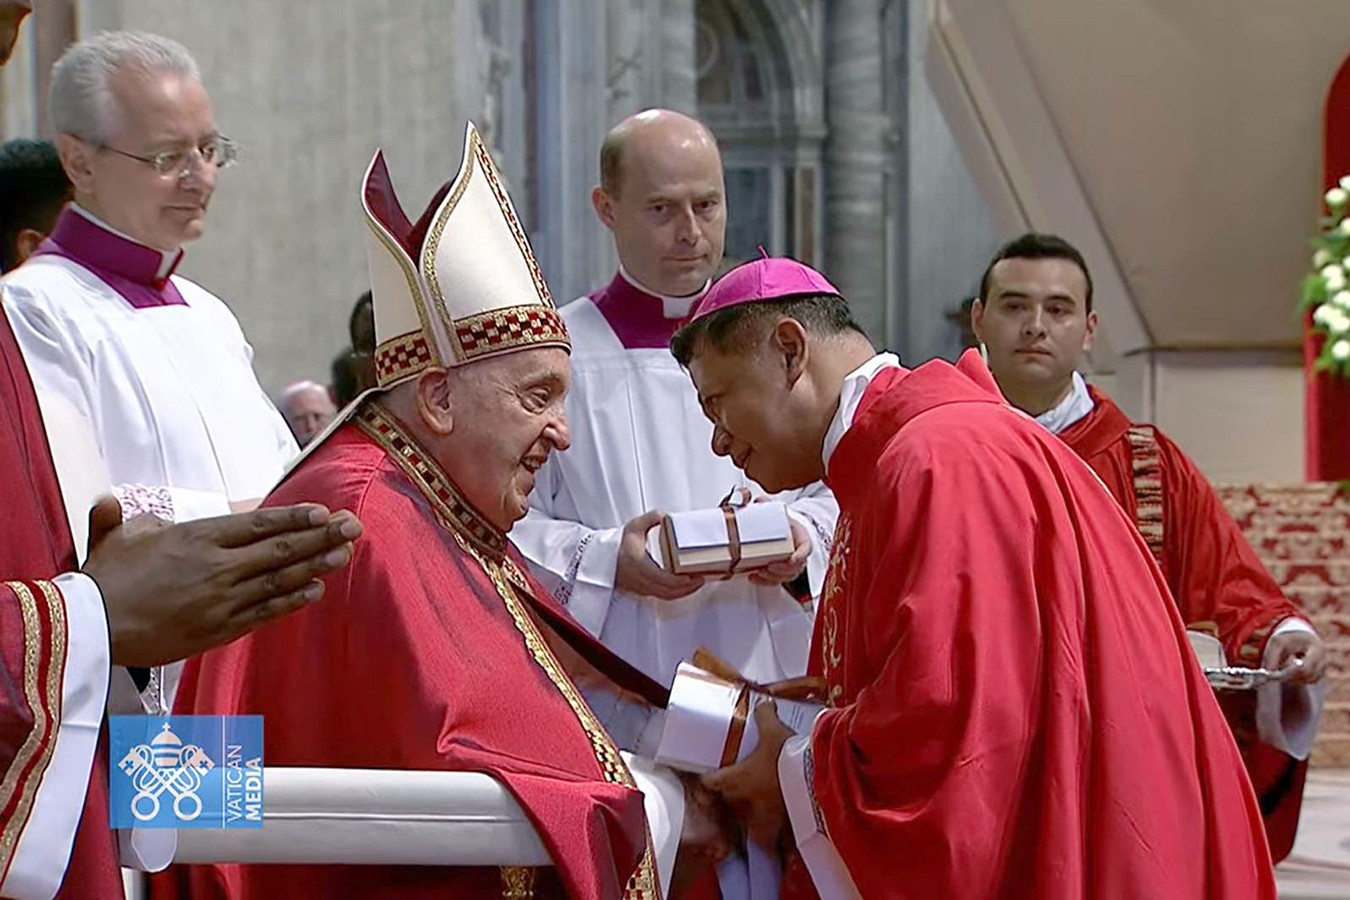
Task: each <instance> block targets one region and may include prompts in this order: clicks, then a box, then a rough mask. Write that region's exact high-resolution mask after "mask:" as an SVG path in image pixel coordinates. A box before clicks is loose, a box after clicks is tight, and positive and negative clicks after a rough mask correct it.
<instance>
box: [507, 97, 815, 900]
mask: <svg viewBox="0 0 1350 900" xmlns="http://www.w3.org/2000/svg"><path fill="white" fill-rule="evenodd" d="M600 181H601V183H600V186H599V187H597V188H596V189H595V191H594V192H593V194H592V201H593V203H594V206H595V210H596V214H597V215H598V216H599V218H600V221H601V222H602V223H604V225H605V226H606V227H607V228H609V229H610V231H611V232H612V233H613V235H614V244H615V247H616V249H617V251H618V256H619V263H620V266H619V271H618V273H616V274H615V276H614V279H613V280H612V281H611V282H610V283H609V285H607V286H606V287H604V288H601V289H600V290H598V291H596V292H595V293H593V294H591V295H590V296H588V297H582V298H580V299H578V300H575V301H573V302H572V303H569V304H568V305H566V306H564V307H563V308H562V314H563V318H564V319H565V320H566V322H567V327H568V330H569V331H570V333H571V335H572V390H571V393H570V394H569V395H568V397H567V416H568V421H569V423H570V425H571V436H572V445H571V448H570V449H569V450H567V451H566V452H564V453H556V454H553V455H552V456H551V457H550V458H549V461H548V463H547V464H546V465H545V466H544V467H543V469H542V470H540V472H539V474H538V477H537V481H536V483H535V489H534V493H533V494H532V495H531V499H530V511H529V513H528V514H527V515H526V517H525V518H524V519H522V520H521V521H519V522H517V523H516V526H515V528H514V530H513V531H512V532H511V535H512V538H513V540H514V541H515V543H516V544H517V546H518V547H519V548H520V549H521V551H522V552H523V553H524V554H525V556H526V558H527V559H528V560H529V561H530V563H531V564H532V565H533V567H534V570H535V573H536V575H538V576H539V577H540V578H541V580H543V581H544V583H545V584H546V585H547V586H548V587H549V588H550V589H551V590H553V591H554V592H555V594H556V595H557V596H558V597H559V598H560V599H562V600H563V601H564V602H565V603H566V604H567V608H568V611H569V612H571V613H572V615H573V616H574V617H575V618H576V619H577V620H578V621H580V622H581V623H582V624H583V625H584V626H585V627H586V628H588V629H590V630H591V631H592V632H593V633H594V634H596V635H598V636H599V637H600V639H601V640H602V641H603V642H604V643H605V644H606V645H607V646H609V647H610V648H611V649H612V650H615V651H616V652H618V653H619V654H620V655H621V656H623V657H624V658H625V659H627V660H628V661H629V662H631V663H632V664H634V665H636V666H637V667H639V668H640V669H642V670H643V671H644V672H646V673H647V674H648V675H650V676H651V677H653V678H655V679H656V680H658V681H660V682H662V683H664V684H670V683H671V681H672V680H673V678H674V676H675V670H676V668H677V667H678V665H679V663H680V661H681V660H684V659H687V658H688V657H689V656H690V654H692V653H693V651H694V650H696V649H698V648H699V647H700V646H706V647H707V648H708V649H710V650H712V651H713V652H714V653H716V654H717V655H718V656H720V657H721V658H722V659H724V660H725V661H726V662H728V663H730V664H731V665H732V666H734V667H735V668H736V669H738V670H739V671H740V672H741V673H742V674H743V675H745V676H746V677H747V678H750V679H753V680H755V681H760V682H770V681H776V680H779V679H783V678H789V677H794V676H798V675H802V674H803V673H804V672H805V671H806V656H807V649H808V646H809V644H810V641H811V629H812V624H813V621H814V605H813V603H814V601H813V598H814V597H816V596H817V595H818V594H819V592H820V588H821V583H822V581H823V578H824V571H825V566H826V564H827V561H828V558H829V551H830V544H831V537H832V535H833V531H834V525H835V517H836V515H837V513H838V507H837V505H836V504H835V501H834V498H833V496H831V494H830V493H829V491H828V490H826V489H825V488H824V486H823V485H819V484H817V485H814V486H812V487H811V488H808V489H805V490H804V491H801V492H792V493H791V494H788V495H784V496H782V497H779V498H778V499H782V500H785V501H789V502H790V505H789V509H790V511H791V514H792V517H793V523H794V524H793V532H794V538H795V540H796V544H797V552H796V553H795V554H794V556H793V558H792V559H791V560H790V561H788V562H786V563H782V564H779V565H777V566H775V567H773V568H771V569H768V570H765V571H764V572H763V573H761V574H760V575H757V576H754V577H753V578H747V577H738V578H736V579H733V580H730V581H722V580H713V579H709V580H706V581H705V580H704V579H702V578H697V577H691V576H676V575H671V574H669V573H667V572H665V571H663V570H662V569H661V568H659V567H658V566H657V565H656V564H655V563H654V562H653V561H652V559H651V558H650V557H649V556H648V554H647V549H646V534H647V532H648V531H649V530H650V529H651V528H652V527H654V526H655V525H657V524H658V523H659V522H660V519H661V514H662V513H664V512H682V511H685V510H694V509H706V508H710V507H715V506H717V505H718V503H719V502H720V501H721V500H722V498H723V497H725V496H726V495H727V493H728V492H729V491H730V490H731V489H732V488H734V487H738V486H748V487H750V488H751V489H752V491H753V493H754V494H756V495H763V494H764V491H763V490H762V489H761V488H759V486H758V485H755V484H754V483H753V482H751V481H749V480H748V479H746V477H745V476H744V475H743V474H742V473H741V472H740V470H738V469H737V468H736V465H734V464H733V462H732V461H731V460H728V459H723V458H720V457H718V456H716V455H714V454H713V452H712V449H711V446H710V445H711V439H712V427H711V426H710V425H709V424H708V421H707V419H706V418H704V416H703V413H702V411H701V410H700V408H699V404H698V398H697V396H696V395H695V392H694V389H693V387H692V385H691V384H690V381H689V376H688V375H687V374H686V373H685V372H684V370H683V369H682V368H681V367H680V366H679V364H678V363H677V362H676V361H675V360H674V358H673V357H672V356H671V354H670V350H669V342H670V338H671V336H672V335H673V334H674V333H675V331H676V329H677V328H679V326H680V325H682V324H683V323H685V322H686V321H688V317H689V314H690V310H691V309H692V307H693V306H694V304H695V303H696V302H697V301H698V300H699V299H700V298H701V297H702V296H703V294H704V293H705V292H706V291H707V287H708V284H709V282H710V279H711V277H712V275H713V273H714V271H715V270H716V267H717V266H718V264H719V263H720V262H721V260H722V248H723V242H724V238H725V233H726V215H727V213H726V208H725V197H724V194H725V190H724V185H723V177H722V161H721V157H720V155H719V153H718V150H717V143H716V141H715V139H714V138H713V136H712V134H711V133H710V132H709V131H708V129H707V128H706V127H704V126H703V125H702V124H701V123H699V122H697V121H695V120H694V119H691V118H689V117H688V116H685V115H682V114H680V113H677V112H672V111H670V110H648V111H646V112H642V113H638V114H637V115H635V116H633V117H631V118H629V119H626V120H625V121H623V122H622V123H620V124H619V125H618V126H616V127H615V128H614V129H613V130H612V131H611V132H610V133H609V135H608V136H607V137H606V138H605V141H604V144H603V146H602V147H601V151H600ZM789 586H790V587H791V589H789ZM589 699H591V700H592V702H593V704H594V705H595V707H596V712H597V714H598V715H599V716H600V718H601V720H602V721H604V722H605V724H606V726H607V727H608V728H610V730H611V732H612V733H616V734H619V733H630V732H631V730H632V724H631V723H628V724H627V725H626V726H625V725H623V724H621V723H620V722H618V721H617V720H618V719H619V718H622V717H625V716H629V715H632V714H633V713H634V709H633V708H631V707H615V706H609V705H607V703H606V700H605V699H604V698H598V697H597V698H589ZM659 726H660V723H659V722H655V721H653V722H651V723H649V727H647V728H646V729H645V732H644V733H643V737H642V739H641V740H640V742H639V744H640V746H639V747H638V748H637V749H639V750H641V751H644V752H648V753H650V752H652V751H653V750H654V749H655V748H654V746H653V744H654V742H655V741H656V740H658V739H659V737H660V727H659ZM751 865H752V867H753V868H754V870H755V873H756V874H755V876H754V878H753V881H754V882H755V888H754V895H755V896H757V897H758V896H765V895H767V896H776V878H775V877H774V873H773V872H772V866H771V865H767V860H763V859H757V860H753V861H752V863H751ZM761 870H765V871H761ZM719 875H720V881H721V886H722V893H723V896H724V897H728V898H730V897H745V896H750V895H751V894H750V887H749V881H750V880H751V879H748V878H747V875H746V869H745V862H744V861H743V860H737V859H733V860H729V861H728V863H727V864H724V866H723V869H722V871H721V872H720V873H719ZM766 878H768V879H769V880H770V881H773V882H774V883H773V884H769V885H767V886H766V885H765V879H766Z"/></svg>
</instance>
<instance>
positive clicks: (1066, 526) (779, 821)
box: [672, 259, 1275, 900]
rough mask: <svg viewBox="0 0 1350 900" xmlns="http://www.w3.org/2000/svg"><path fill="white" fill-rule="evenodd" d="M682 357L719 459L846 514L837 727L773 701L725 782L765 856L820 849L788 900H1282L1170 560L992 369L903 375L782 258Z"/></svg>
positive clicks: (832, 633) (829, 712) (697, 330)
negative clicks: (1176, 598) (786, 717)
mask: <svg viewBox="0 0 1350 900" xmlns="http://www.w3.org/2000/svg"><path fill="white" fill-rule="evenodd" d="M672 349H673V350H674V351H675V353H676V356H677V357H678V358H680V359H681V360H682V361H684V362H685V363H686V364H687V365H688V367H689V371H690V375H691V376H692V378H693V381H694V384H695V386H696V387H697V389H698V392H699V398H700V400H701V402H702V404H703V408H704V410H705V412H706V414H707V416H708V417H709V419H711V420H712V422H713V424H714V437H713V449H714V450H715V451H716V452H718V453H721V454H725V455H729V456H731V458H732V459H734V460H735V461H736V463H737V464H738V465H740V466H742V467H744V468H745V470H746V472H747V474H749V475H750V476H752V477H753V478H754V479H755V480H756V481H758V482H759V483H760V484H763V485H764V486H765V488H767V489H769V490H781V489H783V488H787V487H790V486H793V485H799V484H804V483H807V482H809V481H811V480H813V479H816V478H819V477H821V476H822V475H824V476H825V479H826V482H827V483H828V484H829V485H830V487H831V488H832V489H833V490H834V493H835V496H836V497H837V498H838V500H839V507H840V521H839V533H838V536H837V539H836V541H835V545H834V556H833V559H832V561H831V570H830V575H829V578H828V581H827V586H826V588H825V593H824V596H823V598H822V603H821V608H820V610H819V612H818V614H817V618H816V632H815V637H814V641H813V646H812V661H811V672H812V674H815V675H819V676H821V677H823V678H824V679H825V682H826V684H827V686H828V688H827V691H828V707H827V708H826V709H825V710H824V711H823V712H821V713H820V714H819V716H818V717H817V718H816V719H815V721H814V724H813V725H812V727H811V729H810V731H809V733H806V734H801V735H796V736H791V737H790V736H789V735H788V733H787V730H786V727H785V726H782V725H781V724H780V723H779V722H778V721H777V719H776V717H775V716H774V714H773V708H772V706H771V705H770V704H764V705H763V706H761V707H759V708H758V709H757V710H756V711H755V715H756V718H757V722H758V724H759V725H760V726H761V740H760V742H759V744H758V745H757V746H756V748H755V750H754V751H753V752H752V754H751V755H750V756H749V757H748V758H747V759H746V760H745V761H743V762H742V763H739V764H737V765H735V766H732V767H729V768H726V769H723V770H720V771H718V772H715V773H711V774H710V775H708V776H706V783H707V784H708V785H709V786H711V787H714V788H716V789H717V790H719V791H721V792H722V794H723V795H724V796H725V797H726V798H727V799H728V801H729V802H730V803H731V804H732V806H733V808H735V809H737V810H738V811H739V814H740V816H741V817H742V818H743V819H744V821H745V822H746V823H747V827H748V829H749V832H750V835H751V837H752V838H753V839H755V840H759V841H761V842H762V843H774V842H779V841H781V842H783V843H784V844H788V843H789V842H790V843H791V844H792V845H793V846H792V848H790V849H791V850H792V853H791V858H790V860H789V864H788V872H787V875H786V878H785V882H784V883H785V895H787V896H812V895H813V894H814V893H817V892H818V893H819V895H820V896H823V897H854V896H862V897H868V898H872V897H922V898H928V897H993V896H1001V897H1002V896H1006V897H1014V896H1015V897H1045V898H1057V900H1058V898H1071V897H1157V898H1162V897H1176V898H1196V897H1210V898H1231V897H1274V896H1275V889H1274V880H1273V874H1272V870H1271V865H1270V858H1269V853H1268V851H1267V849H1266V844H1265V837H1264V834H1263V832H1262V830H1261V822H1260V815H1259V813H1258V811H1257V808H1256V801H1255V797H1254V796H1253V795H1252V792H1251V788H1250V786H1249V785H1248V783H1247V779H1246V776H1245V775H1244V774H1243V770H1242V761H1241V759H1240V757H1239V756H1238V752H1237V748H1236V747H1235V745H1234V744H1233V741H1232V738H1231V737H1230V736H1229V734H1228V729H1227V728H1226V726H1225V725H1224V722H1223V717H1222V715H1221V713H1220V711H1219V708H1218V705H1217V703H1216V702H1215V700H1214V696H1213V693H1212V692H1211V691H1210V689H1209V686H1208V685H1207V684H1206V683H1205V680H1204V677H1203V675H1202V673H1201V671H1200V668H1199V666H1198V665H1197V664H1196V660H1195V657H1194V654H1193V653H1192V651H1191V648H1190V645H1189V643H1188V642H1187V639H1186V637H1185V634H1184V632H1183V630H1182V628H1181V623H1180V620H1179V619H1178V618H1177V616H1176V614H1175V612H1174V611H1173V608H1172V605H1171V602H1170V600H1169V599H1168V597H1167V588H1166V586H1165V584H1164V583H1163V581H1162V577H1161V575H1160V573H1159V572H1158V569H1157V567H1156V566H1155V565H1153V563H1152V562H1151V561H1150V560H1149V558H1148V555H1147V550H1146V548H1145V546H1144V544H1143V541H1142V540H1141V539H1140V537H1139V535H1138V533H1137V532H1136V531H1135V530H1134V529H1133V528H1132V527H1131V525H1130V523H1129V521H1128V520H1127V519H1126V517H1125V516H1124V515H1123V513H1122V512H1121V511H1120V508H1119V506H1118V505H1117V504H1116V502H1115V501H1114V500H1113V499H1112V498H1111V496H1110V495H1109V494H1108V493H1107V492H1106V490H1105V489H1104V488H1103V487H1102V486H1101V484H1100V483H1099V482H1098V481H1097V479H1096V478H1095V476H1093V474H1092V473H1091V471H1090V470H1089V469H1088V468H1087V466H1085V465H1084V464H1083V462H1082V461H1081V460H1080V459H1079V458H1078V457H1077V456H1076V455H1075V454H1074V453H1073V452H1072V451H1071V450H1069V448H1068V447H1066V446H1065V445H1064V444H1063V443H1061V442H1059V441H1057V440H1055V439H1053V438H1052V436H1051V435H1050V434H1049V433H1048V432H1046V431H1045V430H1044V429H1042V428H1040V427H1039V426H1037V425H1036V424H1035V423H1034V422H1032V421H1031V420H1030V419H1028V418H1027V417H1025V416H1023V415H1022V414H1021V413H1018V412H1016V411H1015V410H1012V409H1010V408H1009V407H1008V406H1007V405H1006V404H1005V403H1004V402H1003V398H1002V397H1001V396H1000V395H999V393H998V388H997V385H996V384H995V383H994V381H993V379H992V378H991V377H990V375H989V373H988V370H987V369H986V368H985V366H984V365H983V363H981V362H980V360H979V357H978V356H975V355H974V354H967V355H966V356H964V357H962V359H961V362H960V363H959V364H958V365H957V366H955V367H954V366H952V365H950V364H948V363H946V362H943V361H933V362H930V363H927V364H925V365H923V366H921V367H919V368H917V369H915V370H913V371H910V370H907V369H904V368H902V367H901V366H900V365H899V361H898V360H897V359H896V358H895V357H894V356H892V355H890V354H886V353H882V354H877V353H875V351H874V350H873V348H872V346H871V344H870V342H869V341H868V340H867V338H866V337H865V336H864V335H863V334H862V332H861V330H860V329H858V327H857V325H856V324H855V323H854V321H853V319H852V317H851V314H850V312H849V310H848V306H847V304H846V303H845V302H844V300H843V298H842V297H840V295H839V293H838V291H836V290H835V289H834V288H833V287H831V286H830V285H829V283H828V282H827V281H826V280H825V279H824V278H823V277H822V276H820V274H819V273H817V272H815V271H813V270H811V269H809V268H807V267H806V266H803V265H801V264H800V263H796V262H793V261H791V260H782V259H766V260H758V261H755V262H752V263H748V264H746V265H744V266H741V267H738V268H737V269H734V270H732V272H730V273H729V274H727V275H726V276H725V277H724V278H723V279H722V280H721V281H719V282H718V283H717V284H714V285H713V288H712V290H711V291H710V292H709V294H708V296H707V297H706V298H705V299H704V301H703V303H702V304H701V305H700V307H699V309H698V310H697V311H696V313H695V316H694V319H693V321H692V322H691V324H690V325H689V326H687V327H686V328H685V329H683V330H682V331H681V332H680V333H679V334H677V336H676V338H675V340H674V341H673V344H672ZM785 821H786V822H788V823H790V828H785V827H784V823H785ZM788 835H790V838H789V837H788Z"/></svg>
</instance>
